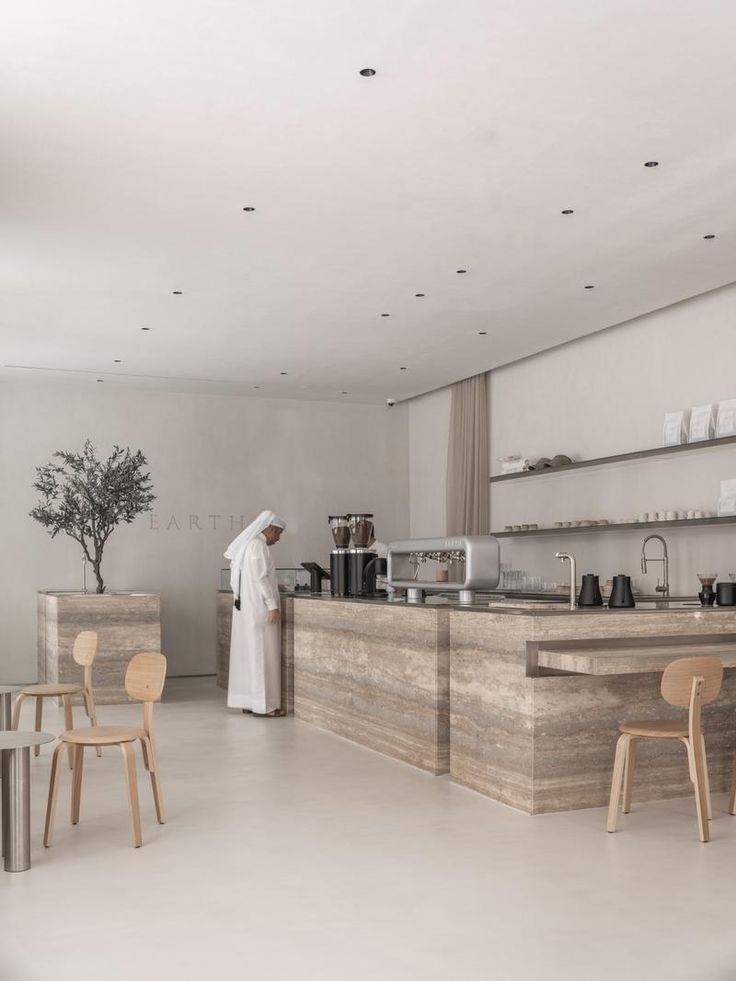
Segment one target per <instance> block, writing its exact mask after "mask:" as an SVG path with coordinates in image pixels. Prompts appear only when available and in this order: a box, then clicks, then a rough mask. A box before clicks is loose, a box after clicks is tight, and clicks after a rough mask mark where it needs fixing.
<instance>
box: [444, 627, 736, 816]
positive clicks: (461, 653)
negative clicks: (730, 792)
mask: <svg viewBox="0 0 736 981" xmlns="http://www.w3.org/2000/svg"><path fill="white" fill-rule="evenodd" d="M450 636H451V662H450V663H451V667H450V705H451V712H450V730H451V750H450V775H451V777H452V779H453V780H455V781H457V782H458V783H462V784H464V785H465V786H468V787H472V788H473V789H474V790H477V791H479V792H480V793H483V794H486V795H487V796H489V797H493V798H494V799H496V800H499V801H503V802H504V803H506V804H510V805H511V806H513V807H517V808H519V809H521V810H524V811H527V812H528V813H531V814H538V813H541V812H544V811H560V810H571V809H574V808H579V807H594V806H598V805H603V804H605V803H607V800H608V794H609V791H610V781H611V771H612V767H613V754H614V748H615V743H616V738H617V736H618V726H619V724H620V722H622V721H624V720H626V719H630V720H633V719H653V718H668V717H669V718H678V717H679V718H682V712H681V711H678V710H677V709H673V708H672V707H670V706H668V705H667V704H666V703H665V702H664V701H663V700H662V698H661V696H660V692H659V687H660V682H661V677H662V676H661V670H662V668H663V666H664V664H665V663H666V662H667V661H668V660H671V659H674V658H675V657H677V656H681V657H685V656H688V655H689V654H690V653H692V652H693V651H695V650H696V649H697V645H699V644H702V643H704V642H705V643H708V644H710V643H711V642H712V641H717V640H718V638H721V640H722V641H728V640H733V639H734V638H736V610H733V609H730V610H729V609H721V610H718V609H715V610H700V609H674V610H653V609H641V610H630V611H628V610H627V611H623V610H616V611H609V610H600V611H595V612H593V611H587V610H586V611H575V612H572V611H569V610H568V611H567V612H564V613H562V612H551V611H550V612H549V613H545V612H541V613H540V612H538V611H534V612H525V611H513V612H512V611H509V612H500V611H493V610H489V611H477V610H475V611H470V610H468V611H457V610H453V612H452V613H451V614H450ZM634 638H636V639H637V641H636V643H637V645H638V646H639V647H641V645H642V644H649V645H651V644H655V645H657V646H660V647H663V648H664V647H665V645H668V644H669V647H667V648H666V650H667V653H666V654H660V655H659V657H658V658H654V657H653V651H652V650H650V651H649V652H648V653H647V652H646V651H642V655H641V656H642V657H644V658H647V657H649V658H651V659H652V662H651V665H650V671H649V672H646V671H645V672H642V671H641V670H640V668H641V665H640V664H638V663H636V658H631V657H629V658H626V657H624V658H622V659H621V661H620V665H619V668H618V670H619V672H620V673H616V674H612V673H603V674H590V675H588V674H571V673H563V672H561V671H553V670H549V669H545V668H544V667H539V660H540V658H539V651H540V650H542V651H544V650H548V649H549V650H553V649H554V647H555V646H557V647H558V648H559V649H561V650H563V649H564V650H567V651H568V653H570V648H571V642H572V644H573V647H572V650H573V651H575V650H577V654H578V656H581V655H582V654H584V653H585V650H586V643H587V647H588V648H595V647H596V646H597V647H599V648H603V647H604V648H607V649H608V650H609V653H610V649H611V645H610V642H611V640H612V639H614V640H617V641H619V642H620V643H624V644H625V643H631V641H632V639H634ZM601 642H605V643H601ZM731 651H732V648H731V647H729V645H728V644H724V653H728V654H729V655H730V653H731ZM708 653H712V652H711V651H708ZM724 660H726V661H727V662H728V660H729V658H725V659H724ZM542 661H544V658H542ZM587 661H588V662H590V658H588V659H587ZM585 663H586V659H584V658H582V657H581V660H580V661H579V665H584V664H585ZM611 663H612V657H611V656H609V658H608V661H607V666H608V668H609V669H610V667H611ZM591 664H592V662H591ZM655 664H656V669H655V667H654V665H655ZM703 725H704V730H705V735H706V745H707V750H708V764H709V771H710V777H711V785H712V788H713V791H714V792H716V793H717V792H720V791H723V790H725V789H726V788H727V783H728V779H729V775H730V771H731V767H732V766H733V762H734V752H735V751H736V671H734V670H732V669H728V670H726V672H725V675H724V683H723V689H722V692H721V695H720V697H719V698H718V700H717V701H716V702H714V703H713V704H712V705H710V706H707V707H706V708H705V709H704V711H703ZM690 793H692V785H691V784H690V780H689V775H688V767H687V761H686V756H685V751H684V748H683V747H681V746H680V744H679V743H677V744H673V743H665V742H664V741H662V742H661V743H655V742H654V741H653V740H644V741H642V744H641V747H640V750H639V756H638V759H637V769H636V776H635V782H634V799H635V800H637V799H638V800H651V799H656V798H664V797H680V796H685V795H688V794H690Z"/></svg>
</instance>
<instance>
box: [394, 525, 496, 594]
mask: <svg viewBox="0 0 736 981" xmlns="http://www.w3.org/2000/svg"><path fill="white" fill-rule="evenodd" d="M500 569H501V565H500V550H499V546H498V539H496V538H493V537H492V536H491V535H456V536H454V537H452V538H415V539H413V540H411V541H406V542H391V544H390V545H389V547H388V581H389V583H390V584H391V585H392V586H394V587H396V588H398V589H405V590H406V600H407V602H408V603H423V602H424V597H425V595H426V594H427V593H447V592H451V593H457V595H458V602H460V603H474V602H475V593H476V591H485V590H489V589H495V588H496V586H497V585H498V578H499V573H500ZM439 570H443V572H444V575H443V576H442V577H441V578H440V577H438V576H437V572H438V571H439ZM422 573H424V575H422ZM449 573H452V575H449ZM448 579H449V581H448Z"/></svg>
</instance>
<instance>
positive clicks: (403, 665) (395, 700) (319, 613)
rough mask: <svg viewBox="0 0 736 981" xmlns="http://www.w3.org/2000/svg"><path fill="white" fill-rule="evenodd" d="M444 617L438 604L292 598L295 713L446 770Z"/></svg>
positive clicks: (406, 759) (420, 764)
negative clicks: (399, 603) (424, 604)
mask: <svg viewBox="0 0 736 981" xmlns="http://www.w3.org/2000/svg"><path fill="white" fill-rule="evenodd" d="M449 618H450V613H449V609H442V608H441V607H440V608H437V607H429V606H417V607H408V606H401V605H398V604H388V603H383V604H380V603H374V604H367V603H359V602H358V603H353V602H345V601H341V602H329V601H327V602H323V601H314V600H310V599H306V598H304V599H299V598H297V599H295V600H294V713H295V715H296V716H297V717H298V718H300V719H303V720H304V721H306V722H310V723H312V724H313V725H316V726H319V727H320V728H321V729H327V730H329V731H330V732H334V733H337V734H338V735H340V736H344V737H345V738H347V739H351V740H353V742H357V743H360V744H361V745H362V746H367V747H368V748H370V749H374V750H377V751H378V752H380V753H384V754H386V755H387V756H392V757H393V758H394V759H398V760H402V761H404V762H406V763H411V764H412V765H414V766H417V767H420V768H421V769H423V770H427V771H429V772H430V773H434V774H440V773H447V772H448V770H449V765H450V758H449V750H450V746H449V736H450V733H449V659H450V650H449Z"/></svg>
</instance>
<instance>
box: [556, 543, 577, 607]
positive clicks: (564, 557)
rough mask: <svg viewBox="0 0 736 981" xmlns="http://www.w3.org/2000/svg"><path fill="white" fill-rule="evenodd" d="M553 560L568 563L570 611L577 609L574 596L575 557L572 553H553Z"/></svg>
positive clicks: (575, 577) (575, 579)
mask: <svg viewBox="0 0 736 981" xmlns="http://www.w3.org/2000/svg"><path fill="white" fill-rule="evenodd" d="M555 558H556V559H559V560H560V562H565V561H566V560H567V561H568V562H569V563H570V609H571V610H574V609H575V608H576V607H577V596H576V594H575V589H576V583H577V574H576V572H575V556H574V555H573V554H572V552H555Z"/></svg>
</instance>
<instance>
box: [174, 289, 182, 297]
mask: <svg viewBox="0 0 736 981" xmlns="http://www.w3.org/2000/svg"><path fill="white" fill-rule="evenodd" d="M173 294H174V296H181V290H173Z"/></svg>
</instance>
